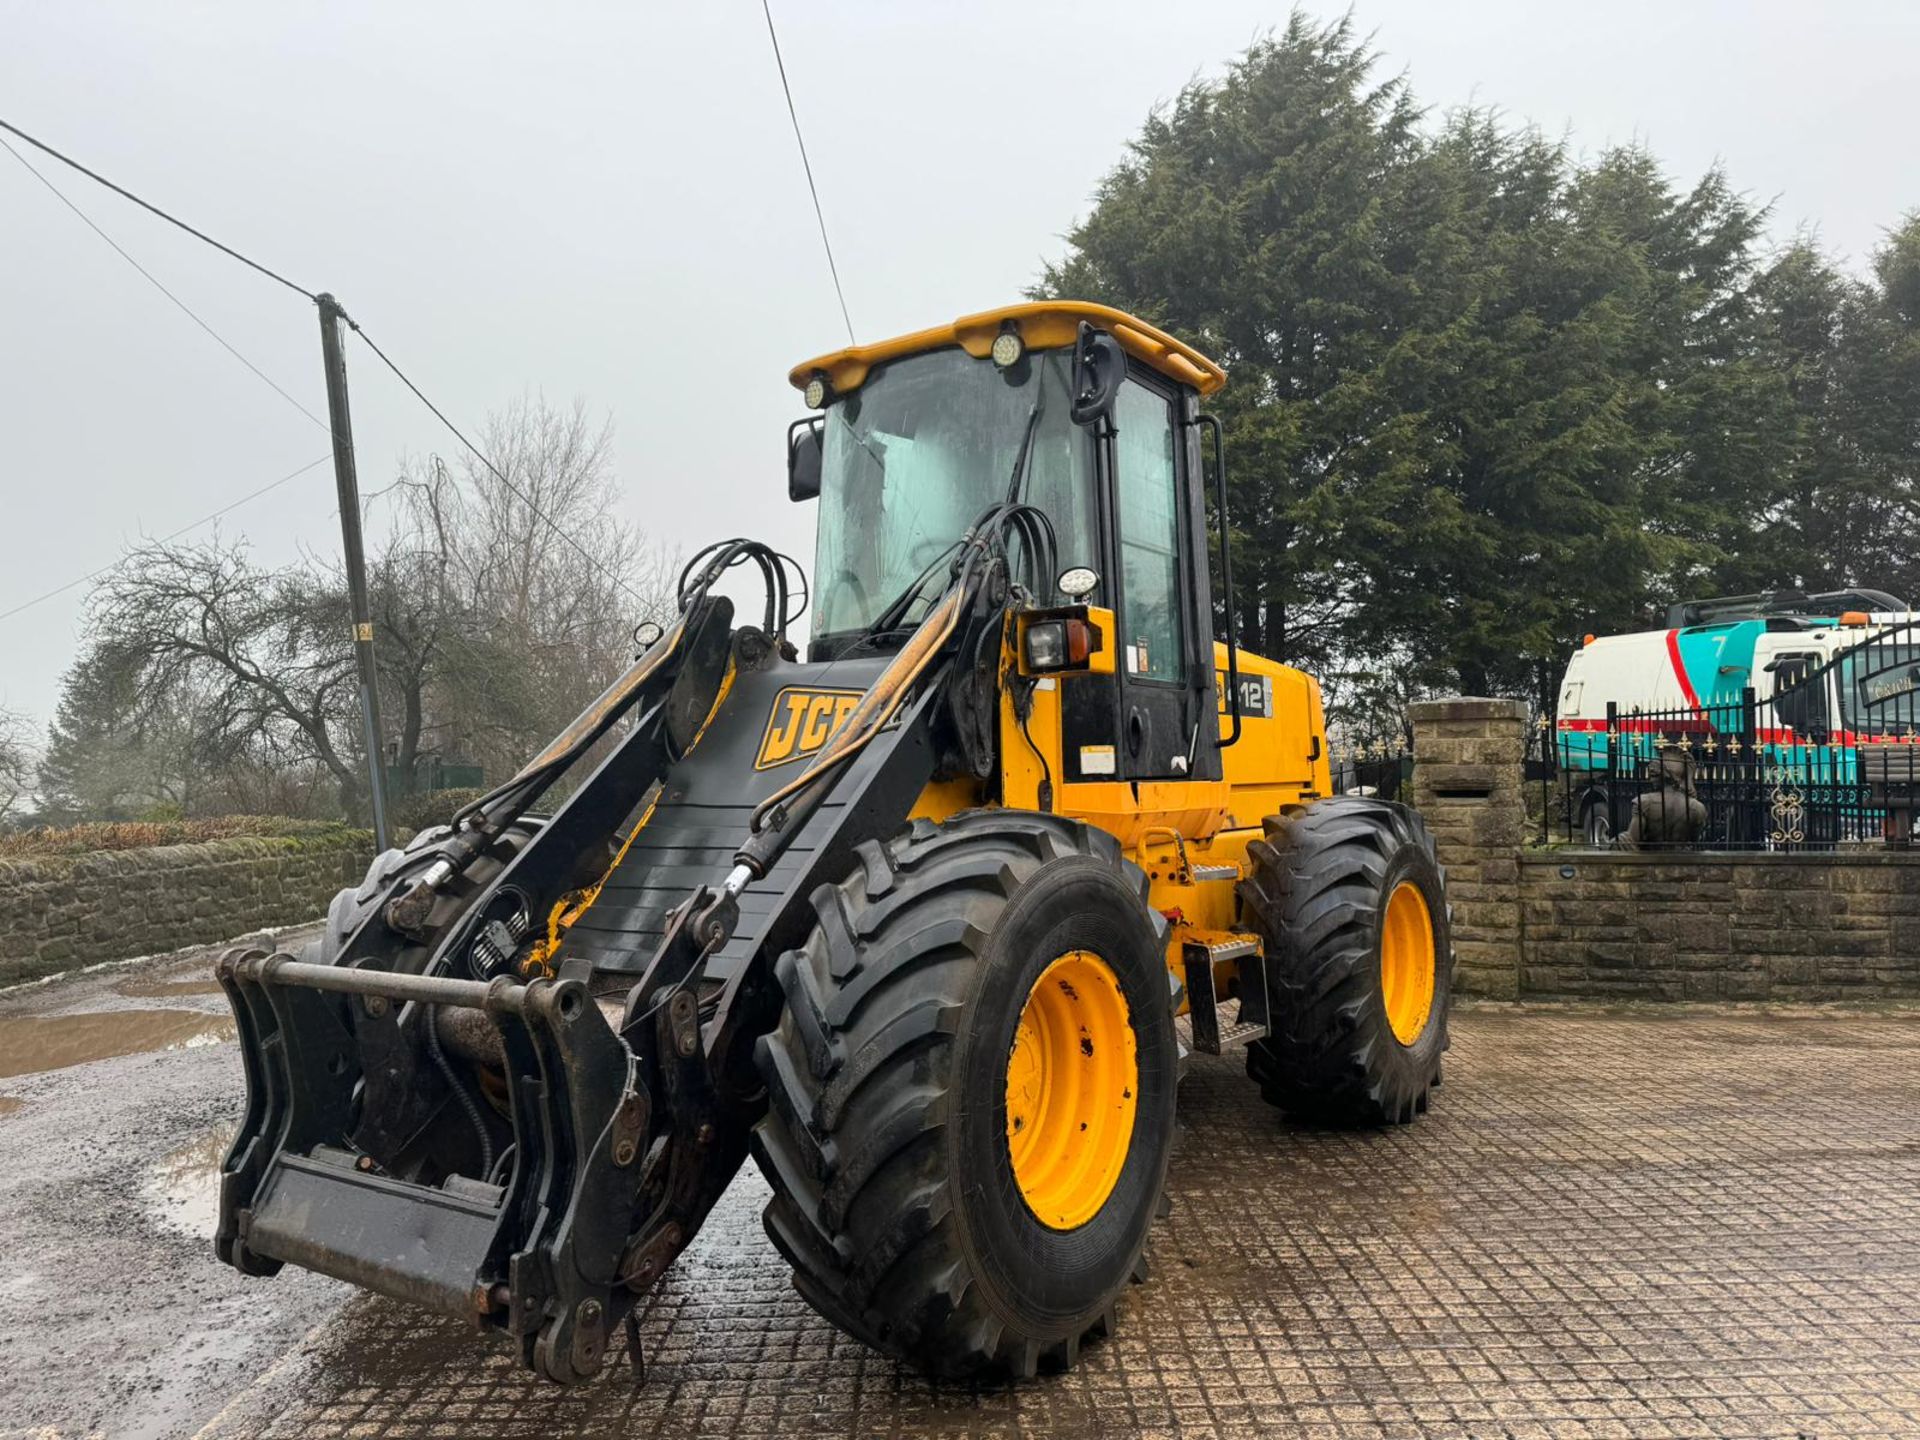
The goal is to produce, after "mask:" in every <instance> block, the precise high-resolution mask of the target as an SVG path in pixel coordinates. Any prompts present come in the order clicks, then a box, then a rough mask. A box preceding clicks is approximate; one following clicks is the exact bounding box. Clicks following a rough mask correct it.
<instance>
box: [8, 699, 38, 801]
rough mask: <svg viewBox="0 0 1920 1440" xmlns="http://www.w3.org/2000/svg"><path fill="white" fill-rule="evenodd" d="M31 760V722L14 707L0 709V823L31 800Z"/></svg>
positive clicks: (33, 758) (32, 775)
mask: <svg viewBox="0 0 1920 1440" xmlns="http://www.w3.org/2000/svg"><path fill="white" fill-rule="evenodd" d="M34 764H35V756H34V745H33V726H32V723H31V722H30V721H29V720H28V719H27V717H26V716H25V715H22V714H21V713H20V712H19V711H17V710H7V709H0V824H5V823H6V822H7V821H8V820H10V819H14V818H16V817H17V816H18V815H19V814H20V813H21V812H22V811H23V810H25V809H26V807H27V805H28V804H29V803H30V802H31V800H32V798H33V782H34Z"/></svg>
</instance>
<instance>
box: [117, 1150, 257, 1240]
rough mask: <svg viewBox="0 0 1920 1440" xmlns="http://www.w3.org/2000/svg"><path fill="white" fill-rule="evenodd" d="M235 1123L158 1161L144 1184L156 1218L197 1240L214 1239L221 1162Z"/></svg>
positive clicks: (143, 1195) (144, 1195)
mask: <svg viewBox="0 0 1920 1440" xmlns="http://www.w3.org/2000/svg"><path fill="white" fill-rule="evenodd" d="M233 1132H234V1126H233V1125H231V1124H228V1125H219V1126H216V1127H215V1128H213V1129H212V1130H208V1131H207V1132H205V1133H204V1134H202V1135H201V1136H200V1137H199V1138H198V1139H195V1140H191V1141H189V1142H188V1143H187V1144H185V1145H182V1146H181V1147H180V1148H179V1149H177V1150H174V1151H171V1152H169V1153H168V1154H166V1155H163V1156H161V1157H160V1159H159V1160H158V1161H157V1162H155V1164H154V1166H153V1168H152V1169H151V1170H149V1171H148V1172H147V1177H146V1179H145V1180H144V1181H143V1182H142V1184H141V1186H140V1194H141V1198H142V1199H143V1200H145V1202H146V1206H147V1209H148V1210H149V1211H151V1212H152V1214H153V1216H154V1218H155V1219H156V1220H158V1221H159V1222H160V1223H161V1224H162V1225H165V1226H166V1227H167V1228H168V1229H170V1230H177V1231H179V1232H180V1233H181V1234H182V1235H185V1236H188V1237H189V1238H191V1239H195V1240H211V1239H213V1227H214V1222H215V1221H216V1220H218V1219H219V1217H220V1162H221V1160H222V1159H224V1158H225V1157H226V1153H227V1145H228V1143H229V1142H231V1141H232V1139H233Z"/></svg>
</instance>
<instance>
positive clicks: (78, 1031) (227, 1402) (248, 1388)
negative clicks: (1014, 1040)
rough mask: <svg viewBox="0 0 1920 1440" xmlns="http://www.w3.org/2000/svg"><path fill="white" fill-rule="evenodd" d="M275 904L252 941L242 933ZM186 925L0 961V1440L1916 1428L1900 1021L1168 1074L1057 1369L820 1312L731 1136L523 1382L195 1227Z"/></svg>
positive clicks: (1553, 1032)
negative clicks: (1146, 1217) (726, 1163)
mask: <svg viewBox="0 0 1920 1440" xmlns="http://www.w3.org/2000/svg"><path fill="white" fill-rule="evenodd" d="M299 938H300V937H299V936H297V935H294V936H284V935H283V936H282V937H280V943H281V944H282V945H289V946H290V945H294V944H297V942H298V940H299ZM211 953H212V952H203V953H199V954H194V955H185V956H177V957H169V958H167V959H164V960H159V961H152V962H148V963H144V964H139V965H133V966H129V967H123V968H118V969H111V970H102V971H95V972H93V973H90V974H84V975H80V976H76V977H71V978H68V979H64V980H60V981H57V982H53V983H48V984H42V985H37V986H32V987H26V988H23V989H19V990H15V991H11V992H4V993H0V1257H4V1260H5V1266H4V1269H3V1270H0V1440H77V1437H93V1436H103V1437H116V1440H117V1437H122V1436H134V1437H166V1440H172V1437H181V1440H188V1437H199V1440H230V1437H231V1440H238V1437H244V1440H261V1437H284V1440H329V1437H339V1440H365V1437H383V1440H411V1437H421V1440H426V1437H445V1436H454V1437H458V1440H512V1437H525V1440H549V1437H553V1436H562V1435H567V1436H573V1435H579V1436H587V1435H595V1436H609V1437H613V1436H619V1437H631V1436H641V1435H653V1436H662V1437H668V1440H687V1437H690V1436H694V1435H699V1436H703V1437H704V1436H708V1435H725V1436H739V1437H755V1440H772V1437H781V1440H788V1437H793V1436H798V1435H806V1434H818V1435H848V1434H854V1433H858V1434H876V1435H886V1436H892V1437H909V1436H935V1435H949V1434H961V1435H969V1436H1014V1435H1052V1436H1085V1437H1089V1440H1091V1437H1096V1436H1108V1435H1117V1434H1154V1435H1176V1434H1177V1435H1211V1434H1226V1435H1236V1436H1261V1437H1265V1436H1272V1435H1287V1436H1292V1435H1303V1436H1315V1437H1333V1440H1396V1437H1402V1436H1419V1437H1432V1440H1444V1437H1454V1440H1483V1437H1486V1440H1490V1437H1504V1440H1527V1437H1555V1440H1557V1437H1561V1436H1566V1437H1576V1436H1577V1437H1629V1440H1640V1437H1662V1436H1664V1437H1694V1440H1731V1437H1751V1440H1771V1437H1781V1440H1786V1437H1796V1440H1797V1437H1815V1436H1817V1437H1820V1440H1839V1437H1847V1436H1858V1437H1862V1440H1865V1437H1874V1440H1883V1437H1887V1436H1900V1435H1920V1012H1915V1011H1912V1010H1908V1011H1892V1012H1887V1013H1870V1012H1847V1011H1824V1012H1805V1011H1803V1012H1789V1013H1780V1012H1765V1011H1757V1010H1742V1011H1712V1010H1700V1009H1691V1008H1679V1007H1671V1008H1659V1007H1655V1008H1649V1009H1642V1010H1636V1011H1626V1012H1608V1011H1601V1010H1595V1009H1590V1008H1582V1007H1531V1008H1516V1007H1512V1006H1480V1007H1471V1008H1467V1009H1465V1010H1464V1011H1462V1012H1460V1013H1457V1014H1456V1016H1455V1022H1454V1031H1453V1033H1454V1048H1453V1051H1452V1053H1451V1054H1450V1056H1449V1058H1448V1069H1447V1083H1446V1086H1445V1088H1444V1089H1442V1090H1441V1091H1439V1092H1438V1093H1437V1094H1436V1096H1435V1100H1434V1104H1433V1109H1432V1112H1431V1113H1430V1114H1429V1115H1427V1116H1426V1117H1424V1118H1423V1119H1422V1120H1421V1122H1420V1123H1419V1124H1417V1125H1414V1126H1410V1127H1405V1128H1399V1129H1393V1130H1386V1131H1374V1132H1356V1131H1325V1130H1315V1129H1310V1128H1307V1127H1302V1126H1298V1125H1293V1124H1290V1123H1289V1122H1287V1121H1286V1120H1285V1119H1284V1118H1283V1117H1281V1116H1280V1115H1279V1114H1278V1113H1277V1112H1276V1111H1274V1110H1273V1109H1271V1108H1270V1107H1268V1106H1267V1105H1265V1104H1263V1103H1262V1101H1261V1100H1260V1097H1259V1094H1258V1092H1257V1090H1255V1089H1254V1087H1253V1086H1251V1085H1250V1084H1249V1083H1248V1082H1247V1080H1246V1078H1245V1076H1244V1075H1243V1074H1242V1073H1241V1066H1240V1061H1239V1058H1238V1057H1237V1056H1229V1057H1223V1058H1220V1059H1206V1058H1203V1057H1195V1058H1194V1060H1193V1062H1192V1064H1191V1067H1190V1069H1189V1073H1188V1075H1187V1078H1186V1080H1185V1081H1184V1082H1183V1084H1182V1087H1181V1098H1180V1106H1181V1115H1182V1125H1183V1129H1182V1133H1181V1137H1180V1142H1179V1146H1178V1151H1177V1154H1176V1156H1175V1159H1174V1164H1173V1170H1172V1174H1171V1176H1170V1180H1169V1190H1170V1195H1171V1205H1172V1213H1171V1215H1170V1217H1169V1218H1168V1219H1167V1220H1166V1221H1165V1222H1163V1223H1162V1224H1161V1225H1159V1226H1157V1227H1156V1229H1155V1231H1154V1236H1153V1239H1152V1241H1151V1242H1150V1246H1149V1252H1148V1253H1149V1257H1150V1259H1151V1262H1152V1275H1151V1277H1150V1278H1149V1280H1148V1281H1147V1283H1146V1284H1144V1285H1142V1286H1139V1287H1136V1288H1135V1289H1133V1290H1131V1291H1130V1292H1129V1293H1128V1294H1127V1296H1126V1297H1125V1298H1124V1299H1123V1301H1122V1304H1121V1306H1120V1317H1119V1321H1120V1323H1119V1327H1118V1331H1117V1333H1116V1334H1115V1335H1114V1336H1113V1337H1112V1338H1111V1339H1109V1340H1106V1341H1103V1342H1101V1343H1099V1344H1096V1345H1093V1346H1091V1347H1090V1348H1089V1349H1088V1350H1087V1351H1085V1352H1083V1354H1082V1355H1081V1357H1080V1363H1079V1364H1078V1365H1077V1366H1076V1367H1075V1368H1074V1369H1073V1370H1072V1371H1071V1372H1069V1373H1068V1374H1065V1375H1059V1376H1049V1377H1042V1378H1041V1379H1039V1380H1037V1381H1034V1382H1031V1383H1028V1384H1023V1385H1005V1384H1001V1385H982V1386H977V1387H955V1386H941V1385H935V1384H931V1383H929V1382H927V1381H925V1380H922V1379H920V1378H919V1377H917V1376H915V1375H913V1374H911V1373H909V1372H906V1371H904V1370H902V1369H901V1368H900V1367H898V1366H896V1365H894V1364H893V1363H891V1362H889V1361H888V1360H886V1359H885V1358H884V1357H882V1356H880V1355H878V1354H876V1353H875V1352H873V1351H871V1350H868V1349H867V1348H865V1347H864V1346H862V1345H860V1344H859V1343H857V1342H855V1341H853V1340H850V1339H848V1338H846V1337H845V1336H843V1335H841V1334H839V1333H838V1332H836V1331H835V1330H834V1329H833V1328H832V1327H831V1326H830V1325H828V1324H827V1323H826V1322H825V1321H823V1320H821V1319H820V1318H819V1317H818V1316H817V1315H815V1314H813V1313H812V1312H811V1311H810V1310H809V1309H808V1308H807V1307H806V1305H805V1304H804V1302H802V1301H801V1300H800V1298H799V1297H798V1296H797V1295H796V1294H795V1293H794V1290H793V1288H792V1285H791V1283H790V1282H789V1279H788V1275H787V1271H786V1267H785V1265H784V1264H783V1263H781V1261H780V1258H779V1256H778V1255H777V1254H776V1253H775V1252H774V1251H773V1248H772V1247H771V1246H770V1245H769V1244H768V1243H767V1242H766V1240H765V1238H764V1236H763V1235H762V1233H761V1229H760V1223H759V1211H760V1207H761V1205H762V1204H763V1203H764V1200H765V1197H766V1194H767V1190H766V1186H765V1184H764V1182H762V1181H761V1180H760V1178H759V1176H758V1175H757V1174H756V1173H754V1172H753V1170H752V1168H751V1166H749V1167H748V1169H747V1170H746V1171H745V1172H743V1174H742V1175H741V1177H740V1179H739V1180H738V1182H736V1183H735V1185H734V1186H733V1187H732V1189H731V1190H729V1191H728V1193H727V1195H726V1196H725V1197H724V1198H723V1200H722V1201H721V1203H720V1205H719V1206H718V1207H717V1208H716V1210H715V1212H714V1214H713V1215H712V1217H711V1218H710V1220H709V1222H708V1224H707V1226H706V1227H705V1229H704V1230H703V1231H702V1232H701V1233H700V1235H699V1236H698V1237H697V1238H696V1240H695V1242H694V1244H693V1245H692V1246H691V1247H690V1248H689V1250H688V1251H687V1252H686V1253H685V1254H684V1255H683V1256H682V1257H681V1258H680V1259H679V1261H678V1262H676V1264H675V1266H674V1267H673V1269H671V1270H670V1271H669V1272H668V1273H667V1275H666V1277H665V1278H664V1279H663V1281H662V1282H661V1283H660V1284H659V1285H658V1286H657V1287H656V1288H655V1290H654V1291H653V1292H652V1293H651V1294H650V1295H649V1296H648V1297H647V1299H646V1300H645V1302H643V1312H642V1314H643V1318H642V1322H641V1328H642V1333H643V1336H644V1339H645V1344H646V1348H647V1351H648V1355H649V1373H648V1377H647V1383H646V1384H645V1386H644V1387H641V1388H635V1386H634V1385H633V1379H634V1377H633V1374H632V1372H631V1370H630V1369H629V1368H628V1366H627V1364H626V1361H625V1358H624V1356H621V1357H616V1358H615V1360H614V1361H613V1362H612V1363H610V1364H609V1366H608V1367H607V1369H606V1371H605V1372H604V1373H603V1374H602V1375H601V1376H600V1377H598V1378H597V1379H595V1380H594V1381H593V1382H591V1383H590V1384H587V1385H583V1386H581V1387H578V1388H576V1389H573V1390H568V1391H560V1390H556V1389H555V1388H554V1387H551V1386H547V1385H543V1384H540V1383H539V1382H536V1381H534V1380H533V1379H531V1378H530V1377H529V1376H527V1375H526V1374H525V1373H524V1372H523V1371H521V1370H520V1369H519V1367H518V1366H517V1364H516V1363H515V1362H514V1360H513V1358H512V1357H511V1356H510V1355H508V1354H507V1353H506V1352H505V1351H504V1350H503V1349H501V1348H498V1347H494V1346H491V1345H488V1344H487V1343H485V1342H484V1341H482V1340H481V1339H479V1338H477V1337H475V1336H474V1335H473V1334H472V1333H471V1331H470V1330H469V1329H467V1328H466V1327H465V1326H464V1325H462V1324H461V1323H460V1322H458V1321H454V1320H447V1319H440V1318H436V1317H434V1316H431V1315H425V1314H421V1313H418V1312H415V1311H412V1310H409V1309H407V1308H406V1307H404V1306H401V1305H398V1304H396V1303H394V1302H390V1301H387V1300H383V1299H380V1298H377V1297H372V1296H366V1295H352V1294H350V1293H349V1292H348V1291H347V1290H346V1289H345V1287H343V1286H340V1285H337V1284H335V1283H333V1282H331V1281H327V1280H322V1279H319V1278H317V1277H314V1276H311V1275H307V1274H303V1273H298V1272H295V1271H292V1270H288V1271H285V1272H283V1273H282V1274H281V1275H280V1276H279V1277H277V1278H276V1279H273V1280H248V1279H245V1278H243V1277H242V1276H239V1275H237V1274H235V1273H233V1272H232V1271H230V1270H227V1269H225V1268H223V1267H222V1266H220V1265H219V1264H218V1263H216V1261H215V1260H214V1258H213V1255H212V1253H211V1246H210V1244H209V1237H210V1235H211V1232H212V1225H213V1200H214V1175H215V1172H216V1170H217V1166H218V1163H219V1158H220V1152H221V1147H222V1144H223V1142H224V1139H225V1136H226V1134H227V1131H228V1127H229V1126H231V1124H232V1123H233V1119H234V1116H235V1114H236V1112H237V1110H238V1107H239V1104H240V1099H241V1075H240V1065H239V1057H238V1055H237V1053H236V1050H235V1046H234V1044H233V1043H232V1040H231V1033H232V1032H231V1029H230V1027H229V1024H228V1021H227V1019H226V1015H225V1002H224V1000H223V999H222V998H221V996H220V995H219V994H218V993H217V991H216V990H215V988H214V987H213V985H212V982H211V980H210V978H209V976H208V965H209V963H210V958H211Z"/></svg>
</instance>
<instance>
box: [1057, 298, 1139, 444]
mask: <svg viewBox="0 0 1920 1440" xmlns="http://www.w3.org/2000/svg"><path fill="white" fill-rule="evenodd" d="M1126 378H1127V352H1126V351H1124V350H1122V349H1121V348H1120V342H1119V341H1118V340H1116V339H1114V338H1113V336H1111V335H1109V334H1108V333H1107V332H1106V331H1104V330H1096V329H1094V328H1093V327H1092V326H1091V325H1089V324H1087V323H1086V322H1085V321H1082V322H1081V324H1080V338H1079V339H1078V340H1076V341H1075V342H1074V346H1073V407H1072V409H1071V410H1070V411H1069V412H1068V413H1069V414H1070V415H1072V417H1073V423H1074V424H1076V425H1091V424H1093V422H1094V421H1096V420H1099V419H1102V418H1104V417H1105V416H1108V415H1111V414H1112V413H1113V402H1114V401H1115V400H1117V399H1118V398H1119V396H1120V382H1121V381H1123V380H1125V379H1126Z"/></svg>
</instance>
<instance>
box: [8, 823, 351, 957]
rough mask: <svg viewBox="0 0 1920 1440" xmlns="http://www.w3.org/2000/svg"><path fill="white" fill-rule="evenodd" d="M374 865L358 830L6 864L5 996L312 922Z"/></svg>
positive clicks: (110, 852)
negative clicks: (13, 989) (16, 987)
mask: <svg viewBox="0 0 1920 1440" xmlns="http://www.w3.org/2000/svg"><path fill="white" fill-rule="evenodd" d="M372 858H373V836H372V834H371V833H369V832H367V831H364V830H350V831H343V832H341V833H340V834H338V835H325V836H302V837H297V838H288V839H267V840H213V841H209V842H207V843H206V844H203V845H165V846H158V847H155V848H153V849H148V850H108V851H98V852H95V853H93V854H90V855H60V856H47V857H43V858H36V859H31V860H0V985H12V984H17V983H18V982H20V981H22V980H31V979H34V978H36V977H38V976H41V975H51V974H53V973H55V972H57V971H61V970H69V969H72V968H74V967H76V966H81V965H91V964H95V963H97V962H99V961H102V960H120V959H125V958H127V957H129V956H133V955H146V954H154V953H157V952H160V951H166V950H175V949H179V948H180V947H182V946H186V945H199V944H213V943H215V942H217V941H220V940H224V939H227V938H228V937H230V936H234V935H244V934H246V933H247V932H248V931H250V930H259V929H264V928H266V927H268V926H272V925H293V924H298V923H299V922H301V921H304V920H312V919H315V918H317V917H318V916H319V915H321V914H322V913H323V912H324V911H325V910H326V907H327V902H328V901H329V900H331V899H332V898H333V894H334V892H335V891H336V890H338V889H340V887H341V886H343V885H350V884H357V883H358V882H359V880H360V877H361V876H362V875H363V874H365V873H366V868H367V865H368V862H369V861H370V860H371V859H372Z"/></svg>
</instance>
